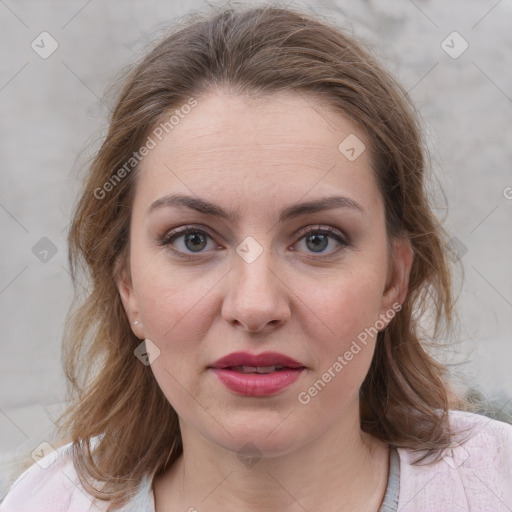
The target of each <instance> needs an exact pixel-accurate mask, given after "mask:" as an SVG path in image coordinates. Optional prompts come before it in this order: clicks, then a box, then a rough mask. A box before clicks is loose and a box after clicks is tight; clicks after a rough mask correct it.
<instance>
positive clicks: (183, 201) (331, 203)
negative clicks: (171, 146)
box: [146, 194, 364, 223]
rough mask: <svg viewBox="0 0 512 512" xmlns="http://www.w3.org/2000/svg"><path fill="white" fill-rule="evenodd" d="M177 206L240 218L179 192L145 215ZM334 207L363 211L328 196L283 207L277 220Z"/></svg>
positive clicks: (236, 213)
mask: <svg viewBox="0 0 512 512" xmlns="http://www.w3.org/2000/svg"><path fill="white" fill-rule="evenodd" d="M179 206H185V207H187V208H190V209H192V210H196V211H198V212H200V213H203V214H205V215H215V216H216V217H220V218H222V219H226V220H231V221H233V222H236V221H238V220H239V219H240V213H239V211H238V210H236V211H235V210H231V211H226V210H224V209H223V208H221V207H220V206H218V205H216V204H214V203H211V202H209V201H206V200H204V199H200V198H199V197H192V196H187V195H181V194H171V195H167V196H163V197H160V198H159V199H157V200H156V201H155V202H153V203H152V204H151V205H150V206H149V208H148V210H147V214H146V215H149V214H150V213H152V212H154V211H155V210H157V209H160V208H164V207H165V208H171V207H179ZM334 208H350V209H351V210H355V211H358V212H360V213H364V210H363V207H362V206H361V205H360V204H359V203H357V202H356V201H354V200H353V199H349V198H348V197H342V196H330V197H323V198H320V199H315V200H312V201H306V202H303V203H298V204H294V205H291V206H287V207H286V208H283V209H282V210H281V211H280V212H279V222H280V223H283V222H285V221H287V220H291V219H294V218H296V217H300V216H301V215H306V214H308V213H315V212H320V211H323V210H332V209H334Z"/></svg>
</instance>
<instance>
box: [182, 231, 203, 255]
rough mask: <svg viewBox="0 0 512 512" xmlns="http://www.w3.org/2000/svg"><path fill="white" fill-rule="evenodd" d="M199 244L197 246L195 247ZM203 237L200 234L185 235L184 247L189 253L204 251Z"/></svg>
mask: <svg viewBox="0 0 512 512" xmlns="http://www.w3.org/2000/svg"><path fill="white" fill-rule="evenodd" d="M197 244H199V246H198V245H197ZM204 245H205V237H204V236H203V235H202V234H200V233H187V234H186V235H185V246H186V247H187V249H189V250H190V251H200V250H201V249H204Z"/></svg>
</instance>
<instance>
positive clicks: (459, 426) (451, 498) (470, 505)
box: [398, 411, 512, 512]
mask: <svg viewBox="0 0 512 512" xmlns="http://www.w3.org/2000/svg"><path fill="white" fill-rule="evenodd" d="M450 425H451V427H452V429H453V432H454V437H453V443H452V447H451V448H450V449H448V450H445V451H444V452H443V453H442V456H441V457H440V459H439V460H438V461H437V462H434V463H431V464H428V465H427V464H422V463H420V464H417V465H414V464H413V462H414V460H415V459H416V457H417V454H415V453H414V452H413V451H412V450H406V449H398V453H399V455H400V507H401V508H400V510H403V512H407V511H413V510H414V511H418V510H420V511H421V510H451V511H466V510H493V511H495V512H501V511H510V510H512V485H511V482H512V425H509V424H507V423H503V422H500V421H496V420H492V419H490V418H487V417H485V416H480V415H478V414H472V413H468V412H462V411H450Z"/></svg>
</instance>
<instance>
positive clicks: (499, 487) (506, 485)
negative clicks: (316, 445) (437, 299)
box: [0, 411, 512, 512]
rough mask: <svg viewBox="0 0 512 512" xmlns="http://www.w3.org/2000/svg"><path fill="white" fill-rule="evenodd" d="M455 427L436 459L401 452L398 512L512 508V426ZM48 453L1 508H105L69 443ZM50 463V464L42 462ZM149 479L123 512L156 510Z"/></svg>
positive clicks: (55, 511) (35, 511)
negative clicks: (455, 435)
mask: <svg viewBox="0 0 512 512" xmlns="http://www.w3.org/2000/svg"><path fill="white" fill-rule="evenodd" d="M450 421H451V423H452V425H453V426H454V427H455V428H459V427H462V428H469V431H468V434H467V436H468V440H467V441H466V442H465V443H464V444H462V445H458V444H457V445H455V446H454V447H453V448H452V449H450V450H448V451H446V452H445V453H444V455H443V457H442V458H441V459H440V460H439V461H438V462H436V463H435V464H431V465H427V466H421V465H415V466H413V465H411V462H412V461H413V460H414V458H415V456H414V454H413V453H412V452H411V451H410V450H406V449H398V454H399V456H400V486H399V497H398V499H399V501H398V508H397V510H398V511H399V512H413V511H414V512H443V511H446V512H448V511H449V512H462V511H472V512H475V511H478V512H482V511H489V512H511V511H512V425H509V424H507V423H502V422H499V421H495V420H491V419H489V418H486V417H485V416H479V415H475V414H470V413H465V412H459V411H452V412H451V413H450ZM70 446H71V445H66V446H63V447H61V448H59V450H57V454H58V456H57V454H55V453H54V458H53V459H52V455H48V456H47V457H45V458H44V459H42V460H41V461H39V462H38V463H37V464H34V465H33V466H31V467H30V468H29V469H28V470H27V471H25V472H24V473H23V474H22V475H21V476H20V477H19V478H18V479H17V480H16V481H15V482H14V484H13V485H12V487H11V490H10V492H9V493H8V494H7V497H6V498H5V500H4V502H3V503H2V504H1V505H0V511H1V512H64V511H66V512H85V511H96V512H98V511H106V510H107V508H108V505H107V504H106V503H105V502H102V501H94V500H93V499H92V498H91V496H89V495H88V494H87V493H86V492H85V491H84V489H83V487H82V486H81V485H80V483H78V477H77V474H76V472H75V470H74V467H73V463H72V460H71V456H70V454H69V447H70ZM44 466H46V467H44ZM154 510H155V508H154V498H153V492H152V489H151V480H150V479H149V478H147V479H145V480H144V481H143V482H142V485H141V487H140V489H139V491H138V493H137V494H136V495H135V496H133V498H132V499H131V500H130V502H129V503H128V504H127V505H125V507H123V509H122V511H123V512H154Z"/></svg>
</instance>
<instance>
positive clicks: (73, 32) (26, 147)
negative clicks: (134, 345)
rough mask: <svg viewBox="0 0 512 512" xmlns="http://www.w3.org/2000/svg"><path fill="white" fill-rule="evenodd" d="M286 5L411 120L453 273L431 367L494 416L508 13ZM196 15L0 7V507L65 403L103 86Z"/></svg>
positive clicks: (499, 389)
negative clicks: (422, 132)
mask: <svg viewBox="0 0 512 512" xmlns="http://www.w3.org/2000/svg"><path fill="white" fill-rule="evenodd" d="M288 3H289V2H288ZM292 5H295V6H298V7H300V6H306V7H307V8H309V9H312V10H314V11H316V12H319V13H321V14H324V15H326V16H327V17H329V18H330V19H331V20H333V21H335V22H336V23H338V24H339V25H341V26H343V27H345V28H346V29H347V30H349V31H351V32H354V33H355V34H357V35H359V36H361V37H363V38H365V39H367V40H368V41H369V42H370V43H373V44H374V45H375V47H374V48H375V52H376V53H377V54H378V55H379V57H380V58H381V59H382V60H383V61H384V63H385V64H386V65H387V67H388V68H390V69H391V70H392V71H393V72H394V73H395V74H396V76H397V77H398V78H399V79H400V80H401V81H402V83H403V84H404V86H405V88H406V89H407V90H408V92H409V94H410V96H411V97H412V98H413V100H414V101H415V103H416V104H417V106H418V108H419V109H420V112H421V114H422V116H423V120H424V124H425V129H426V130H427V133H428V136H429V141H430V149H431V155H432V167H433V173H434V177H433V180H432V186H433V192H434V194H435V198H436V204H437V207H438V209H437V211H438V213H439V214H440V215H441V216H443V217H445V219H446V228H447V229H448V231H449V232H450V234H451V236H452V237H453V238H452V241H451V244H450V245H451V247H452V249H453V251H452V256H453V259H454V260H458V261H460V262H461V263H462V264H463V266H464V269H465V281H464V285H463V287H462V289H461V294H460V304H459V311H460V317H461V321H460V324H461V327H460V332H459V333H458V334H457V337H456V341H457V344H456V345H455V346H454V350H453V351H452V352H450V354H448V355H447V356H446V355H445V356H443V357H445V358H446V359H447V360H448V361H450V362H451V363H457V365H456V366H454V371H455V372H458V373H460V374H461V375H462V376H463V377H464V379H465V382H466V383H467V385H469V384H471V385H472V386H473V387H477V388H479V389H480V390H481V391H482V392H484V393H485V394H486V395H488V396H489V397H491V398H495V399H496V400H497V402H498V403H499V404H502V405H505V404H506V403H507V402H508V401H509V400H510V398H511V397H512V391H511V387H512V372H510V365H511V356H512V340H511V336H510V332H512V266H511V265H510V256H511V254H512V173H511V162H512V123H511V120H512V31H511V30H510V26H511V19H512V3H511V2H510V1H507V0H501V1H500V0H498V1H496V0H485V1H484V0H472V1H469V0H452V1H450V2H446V1H444V0H415V1H413V0H394V1H387V2H377V1H369V0H368V1H364V0H354V1H344V2H341V1H328V0H323V1H316V2H306V3H304V2H302V3H299V2H295V3H292ZM205 6H206V2H200V1H198V0H194V1H188V2H184V1H177V0H173V1H158V0H150V1H145V2H142V1H136V0H125V1H121V0H111V1H108V2H102V1H98V0H88V1H87V0H80V1H68V2H57V1H51V0H38V1H36V0H26V1H21V0H18V1H14V0H2V1H0V39H1V43H0V47H1V48H2V52H3V53H2V59H1V60H0V104H1V108H2V116H1V127H0V151H1V163H2V170H1V172H0V227H1V234H2V247H1V270H0V316H1V319H2V322H1V325H2V340H1V357H0V375H1V377H0V378H1V386H0V463H1V465H2V469H1V472H0V496H2V493H3V492H5V490H6V485H7V482H8V480H9V475H10V474H12V473H13V472H14V471H15V468H16V465H15V464H16V463H17V461H18V460H20V458H21V454H26V453H30V452H32V451H33V450H36V449H37V447H38V446H39V443H41V442H42V441H45V439H47V438H49V437H50V435H51V431H52V430H51V425H52V423H51V420H52V418H54V417H55V415H56V414H58V412H59V410H61V408H62V405H63V401H64V399H65V381H64V379H63V374H62V370H61V367H60V338H61V335H62V325H63V320H64V317H65V314H66V311H67V308H68V306H69V304H70V301H71V298H72V289H71V284H70V279H69V274H68V270H67V260H66V230H67V227H68V223H69V215H70V211H71V207H72V205H73V203H74V201H75V198H76V193H77V190H78V185H79V182H78V171H79V170H80V169H81V167H82V166H83V164H84V162H85V160H86V158H87V157H88V156H89V155H90V154H91V153H92V151H93V150H94V148H95V147H97V146H95V145H94V144H95V142H94V141H96V140H97V138H98V136H99V135H101V133H103V131H104V130H105V127H106V116H107V114H108V108H107V106H106V105H105V104H103V103H102V102H101V98H102V96H103V93H104V91H105V88H106V86H107V85H108V84H109V82H110V81H111V80H112V79H113V78H114V77H115V75H116V74H117V73H118V72H119V70H120V69H121V68H122V67H123V66H124V65H126V64H129V63H130V62H132V61H133V60H134V59H135V58H137V56H139V55H140V54H141V52H142V51H143V49H144V47H145V46H146V45H147V44H148V43H149V42H150V41H151V39H152V38H153V37H154V36H155V35H159V34H161V33H162V31H164V30H165V29H166V27H168V26H169V24H170V23H171V22H172V20H174V19H176V18H177V17H181V16H183V15H185V14H186V13H188V12H189V11H190V10H191V9H196V8H202V7H205ZM90 143H92V146H91V145H90ZM88 144H89V145H88ZM440 187H442V189H443V190H444V192H445V197H444V198H443V196H442V195H441V194H440V193H439V189H440Z"/></svg>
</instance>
